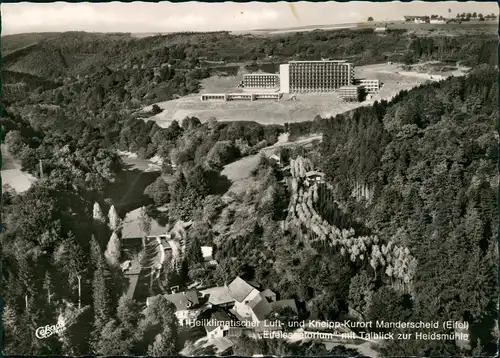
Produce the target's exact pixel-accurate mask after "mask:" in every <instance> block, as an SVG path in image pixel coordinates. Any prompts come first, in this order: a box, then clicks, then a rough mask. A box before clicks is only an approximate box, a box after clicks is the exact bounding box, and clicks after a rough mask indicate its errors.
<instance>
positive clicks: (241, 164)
mask: <svg viewBox="0 0 500 358" xmlns="http://www.w3.org/2000/svg"><path fill="white" fill-rule="evenodd" d="M322 138H323V136H322V135H321V134H317V135H311V136H308V137H304V138H301V139H298V140H296V141H293V142H287V141H278V142H277V143H275V144H274V145H271V146H269V147H266V148H262V149H261V150H260V151H259V153H257V154H254V155H249V156H247V157H244V158H241V159H240V160H237V161H235V162H233V163H230V164H228V165H226V166H225V167H224V169H223V170H222V173H221V174H222V175H225V176H226V177H227V178H228V179H229V180H231V181H232V182H233V184H232V185H231V187H230V188H229V191H228V192H233V193H242V192H244V191H245V190H246V189H247V188H248V185H249V184H251V183H252V181H253V180H252V178H251V177H250V176H251V173H252V171H253V170H254V169H255V168H256V167H257V165H258V164H259V159H260V156H261V155H262V154H265V155H267V156H270V155H272V154H273V153H274V152H275V151H276V150H277V149H278V148H280V147H286V146H293V145H307V144H309V143H312V142H313V141H315V140H321V139H322Z"/></svg>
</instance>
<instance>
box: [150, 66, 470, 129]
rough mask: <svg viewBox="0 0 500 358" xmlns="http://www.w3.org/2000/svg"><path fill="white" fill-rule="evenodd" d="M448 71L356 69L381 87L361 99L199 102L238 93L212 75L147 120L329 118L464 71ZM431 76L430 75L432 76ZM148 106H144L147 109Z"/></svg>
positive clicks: (233, 80) (231, 81)
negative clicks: (193, 91) (209, 95)
mask: <svg viewBox="0 0 500 358" xmlns="http://www.w3.org/2000/svg"><path fill="white" fill-rule="evenodd" d="M449 67H450V71H448V72H440V71H437V70H432V69H430V70H429V71H431V72H430V73H427V74H426V73H420V72H417V71H414V72H413V71H405V70H404V67H403V66H402V65H400V64H387V63H382V64H376V65H368V66H359V67H356V68H355V71H356V78H368V79H379V80H380V81H381V82H382V84H383V86H382V88H381V90H380V93H378V94H375V95H374V96H373V97H372V98H371V99H370V100H367V101H364V102H361V103H359V102H355V103H347V102H344V101H343V100H341V99H340V98H339V97H338V96H337V94H335V93H328V94H326V93H325V94H298V95H297V96H296V100H290V95H288V94H284V95H283V98H282V99H281V100H280V101H275V100H257V101H254V102H251V101H230V102H202V101H201V100H200V94H201V93H229V92H233V93H234V92H239V91H238V90H237V85H238V83H239V82H240V81H241V78H242V77H241V74H239V75H238V76H230V77H219V76H214V77H211V78H208V79H205V80H203V81H202V89H201V91H200V93H199V94H192V95H189V96H185V97H182V98H179V99H175V100H171V101H166V102H160V103H157V105H158V106H159V107H160V108H162V109H163V112H161V113H159V114H157V115H156V116H153V117H150V118H149V119H148V120H154V121H155V122H156V123H158V125H159V126H160V127H164V128H165V127H168V126H169V125H170V123H171V122H172V121H173V120H177V121H181V120H183V119H184V118H186V117H188V116H194V117H197V118H199V119H200V120H201V121H202V122H204V121H206V120H208V119H209V118H210V117H215V118H216V119H217V120H218V121H255V122H258V123H262V124H283V123H286V122H288V123H292V122H304V121H310V120H313V119H314V117H316V116H317V115H320V116H321V117H330V116H335V115H337V114H340V113H343V112H346V111H349V110H352V109H354V108H357V107H361V106H367V105H371V104H372V103H373V102H374V101H375V100H381V99H385V100H390V99H391V98H392V97H394V96H395V95H396V94H397V93H399V92H400V91H402V90H409V89H411V88H413V87H415V86H418V85H420V84H421V83H423V82H425V81H427V80H431V81H432V80H439V79H441V78H440V77H441V76H442V77H443V78H444V77H447V76H450V75H454V76H457V75H460V74H463V73H464V71H465V70H466V69H465V68H457V67H456V66H449ZM431 76H432V78H431ZM148 109H150V107H149V106H148V107H146V108H144V111H147V110H148Z"/></svg>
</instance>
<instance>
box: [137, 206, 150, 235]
mask: <svg viewBox="0 0 500 358" xmlns="http://www.w3.org/2000/svg"><path fill="white" fill-rule="evenodd" d="M151 223H152V219H151V217H150V216H149V215H148V213H147V209H146V207H145V206H143V207H142V208H141V209H140V214H139V229H140V230H141V231H142V232H143V233H144V236H148V235H149V234H150V233H151Z"/></svg>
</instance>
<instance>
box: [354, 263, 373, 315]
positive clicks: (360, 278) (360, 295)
mask: <svg viewBox="0 0 500 358" xmlns="http://www.w3.org/2000/svg"><path fill="white" fill-rule="evenodd" d="M374 289H375V285H374V284H373V281H372V279H371V277H370V276H369V275H368V273H367V272H366V271H362V272H360V273H359V274H357V275H356V276H354V277H353V279H352V280H351V283H350V286H349V304H350V305H352V308H353V309H355V310H357V311H358V312H360V313H362V314H364V313H365V309H366V307H367V305H368V304H369V302H370V298H371V295H372V294H373V291H374Z"/></svg>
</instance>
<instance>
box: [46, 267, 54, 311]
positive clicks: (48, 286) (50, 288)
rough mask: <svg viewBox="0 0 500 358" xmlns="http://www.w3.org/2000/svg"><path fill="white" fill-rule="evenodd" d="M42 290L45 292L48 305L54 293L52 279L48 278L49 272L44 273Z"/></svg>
mask: <svg viewBox="0 0 500 358" xmlns="http://www.w3.org/2000/svg"><path fill="white" fill-rule="evenodd" d="M43 289H44V290H46V291H47V302H48V304H49V305H50V300H51V299H52V296H54V291H53V284H52V278H51V276H50V272H49V271H46V272H45V279H44V281H43Z"/></svg>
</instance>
